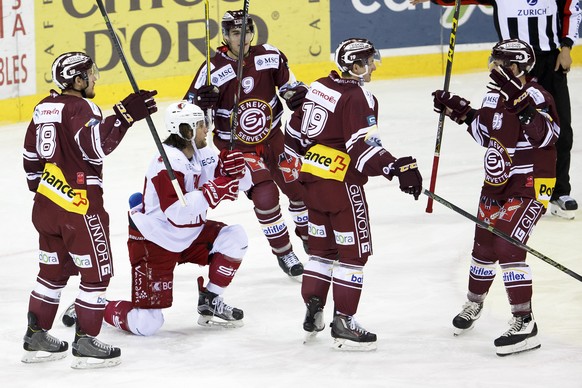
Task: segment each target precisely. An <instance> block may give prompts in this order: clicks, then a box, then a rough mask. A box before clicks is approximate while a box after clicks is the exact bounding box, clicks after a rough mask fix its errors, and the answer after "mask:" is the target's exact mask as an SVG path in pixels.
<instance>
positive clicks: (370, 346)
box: [331, 314, 376, 351]
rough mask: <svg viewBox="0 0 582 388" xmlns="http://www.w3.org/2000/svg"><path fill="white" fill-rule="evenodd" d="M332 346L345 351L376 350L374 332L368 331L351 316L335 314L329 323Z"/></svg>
mask: <svg viewBox="0 0 582 388" xmlns="http://www.w3.org/2000/svg"><path fill="white" fill-rule="evenodd" d="M331 336H332V337H333V338H334V341H333V347H334V348H335V349H339V350H347V351H370V350H376V334H374V333H370V332H369V331H367V330H365V329H364V328H363V327H362V326H360V325H359V324H358V322H356V320H355V319H354V317H353V316H347V315H340V314H338V315H336V316H335V317H333V322H332V323H331Z"/></svg>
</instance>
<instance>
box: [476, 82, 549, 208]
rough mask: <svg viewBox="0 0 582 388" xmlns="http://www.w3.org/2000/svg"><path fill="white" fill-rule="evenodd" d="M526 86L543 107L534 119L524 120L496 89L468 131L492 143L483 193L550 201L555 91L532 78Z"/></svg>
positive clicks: (485, 143) (487, 154)
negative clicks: (513, 111) (511, 111)
mask: <svg viewBox="0 0 582 388" xmlns="http://www.w3.org/2000/svg"><path fill="white" fill-rule="evenodd" d="M524 88H525V89H527V91H528V94H529V96H530V98H531V100H532V101H533V103H534V104H535V107H536V109H537V110H538V112H539V114H536V115H535V116H534V118H533V120H532V121H531V123H529V124H528V125H523V124H521V123H520V121H519V118H518V116H517V115H516V114H512V113H510V112H508V111H507V110H506V109H505V107H504V103H503V100H502V98H501V95H500V94H499V93H498V92H496V91H495V92H494V91H492V92H489V93H487V94H486V95H485V97H484V98H483V103H482V106H481V108H480V109H479V110H477V113H476V115H475V117H474V119H473V121H472V122H471V123H470V124H469V128H468V132H469V134H470V135H471V136H472V137H473V138H474V139H475V141H476V142H477V143H478V144H480V145H481V146H483V147H486V148H487V151H486V152H485V158H484V169H485V180H484V183H483V188H482V194H483V195H486V196H488V197H490V198H493V199H498V200H500V199H507V198H511V197H526V198H535V199H537V200H538V201H540V202H542V203H543V204H544V205H545V206H547V204H548V201H549V199H550V197H551V195H552V190H553V187H554V184H555V177H556V173H555V166H556V149H555V146H554V144H555V143H556V141H557V139H558V136H559V134H560V127H559V125H558V115H557V112H556V108H555V106H554V100H553V98H552V96H551V95H550V94H549V93H548V92H546V91H545V90H544V89H543V88H542V87H541V86H539V85H538V84H537V83H533V82H529V83H527V84H526V85H525V86H524Z"/></svg>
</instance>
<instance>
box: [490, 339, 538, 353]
mask: <svg viewBox="0 0 582 388" xmlns="http://www.w3.org/2000/svg"><path fill="white" fill-rule="evenodd" d="M541 346H542V345H541V344H540V340H539V339H537V337H532V338H528V339H526V340H525V341H522V342H520V343H517V344H515V345H508V346H497V347H496V349H497V353H496V354H497V355H498V356H499V357H505V356H509V355H512V354H518V353H523V352H528V351H530V350H535V349H539V348H540V347H541Z"/></svg>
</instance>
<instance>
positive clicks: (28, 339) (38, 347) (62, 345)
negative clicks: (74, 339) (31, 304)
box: [22, 312, 69, 364]
mask: <svg viewBox="0 0 582 388" xmlns="http://www.w3.org/2000/svg"><path fill="white" fill-rule="evenodd" d="M23 347H24V350H25V352H24V355H23V356H22V362H24V363H27V364H30V363H38V362H46V361H55V360H60V359H62V358H65V357H66V356H67V350H68V349H69V344H67V343H66V342H65V341H61V340H59V339H57V338H55V337H53V336H52V335H50V334H49V333H48V332H47V331H46V330H43V329H41V328H40V327H39V326H38V325H37V318H36V315H34V314H33V313H31V312H29V313H28V328H27V329H26V334H24V346H23Z"/></svg>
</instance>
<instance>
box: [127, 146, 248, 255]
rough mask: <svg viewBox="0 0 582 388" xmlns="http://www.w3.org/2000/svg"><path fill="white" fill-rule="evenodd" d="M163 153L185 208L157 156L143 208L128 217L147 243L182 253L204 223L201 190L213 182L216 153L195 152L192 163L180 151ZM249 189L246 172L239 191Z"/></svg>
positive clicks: (209, 149) (212, 150)
mask: <svg viewBox="0 0 582 388" xmlns="http://www.w3.org/2000/svg"><path fill="white" fill-rule="evenodd" d="M164 149H165V151H166V154H167V156H168V159H169V161H170V164H171V166H172V168H173V169H174V174H175V176H176V179H177V180H178V182H179V183H180V187H181V189H182V192H183V193H184V196H185V198H186V202H187V205H186V206H182V204H181V202H180V200H179V199H178V196H177V194H176V192H175V190H174V187H173V185H172V183H171V181H170V178H169V176H168V173H167V171H166V168H165V165H164V162H163V160H162V158H161V156H160V155H157V156H156V157H155V158H154V159H153V160H152V162H151V163H150V166H149V168H148V170H147V172H146V177H145V187H144V192H143V201H142V204H140V205H138V206H136V207H134V208H133V209H131V211H130V217H131V220H132V221H133V223H134V224H135V226H136V227H137V229H138V230H139V231H140V233H141V234H142V235H143V236H144V237H145V238H146V239H147V240H148V241H151V242H153V243H155V244H157V245H159V246H161V247H163V248H164V249H167V250H169V251H171V252H182V251H184V250H185V249H186V248H188V247H189V246H190V245H191V244H192V242H193V241H194V240H195V239H196V238H197V237H198V235H199V234H200V232H201V231H202V228H203V225H204V223H205V222H206V212H207V211H208V208H209V205H208V202H207V201H206V198H205V197H204V195H203V193H202V191H201V190H200V187H201V186H202V185H203V184H204V183H206V182H208V181H210V180H213V179H214V178H215V171H216V167H217V164H218V152H217V151H216V149H215V148H214V147H212V146H210V145H209V146H206V147H204V148H202V149H200V150H196V151H195V154H194V157H193V158H192V160H188V159H187V158H186V156H185V155H184V153H183V152H182V151H180V150H179V149H176V148H174V147H170V146H167V145H164ZM250 186H251V178H250V174H249V173H248V172H247V173H246V174H245V176H244V177H243V178H242V179H240V181H239V191H246V190H248V189H249V188H250Z"/></svg>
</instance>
